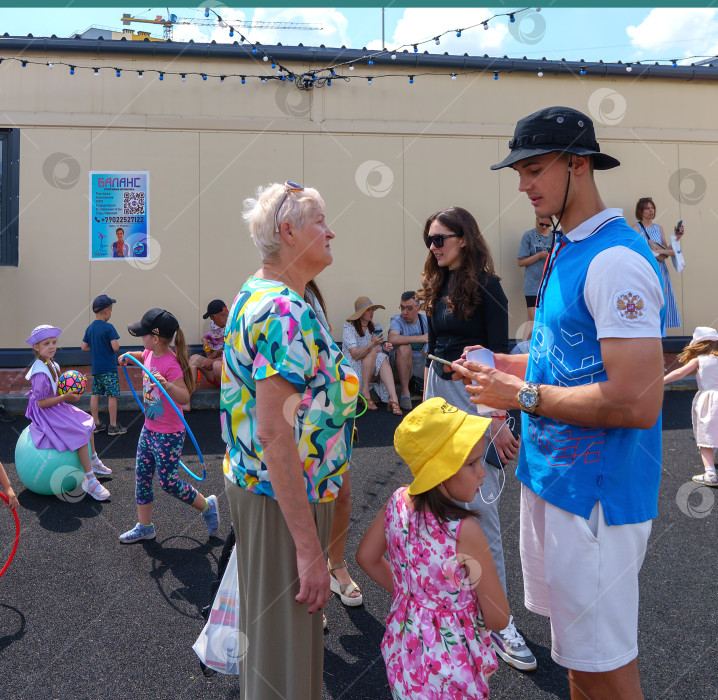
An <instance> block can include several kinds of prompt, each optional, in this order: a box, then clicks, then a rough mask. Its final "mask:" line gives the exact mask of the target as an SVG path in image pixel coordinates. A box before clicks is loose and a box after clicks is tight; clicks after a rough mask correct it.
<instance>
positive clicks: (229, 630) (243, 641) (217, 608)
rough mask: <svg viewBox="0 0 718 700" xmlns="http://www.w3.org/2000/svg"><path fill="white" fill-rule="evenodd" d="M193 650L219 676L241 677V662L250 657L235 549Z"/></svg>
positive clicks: (235, 548)
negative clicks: (241, 621) (242, 629)
mask: <svg viewBox="0 0 718 700" xmlns="http://www.w3.org/2000/svg"><path fill="white" fill-rule="evenodd" d="M192 649H194V652H195V653H196V654H197V656H199V659H200V661H201V662H202V663H203V664H205V666H208V667H209V668H211V669H213V670H215V671H218V672H219V673H225V674H228V675H238V674H239V662H240V661H241V660H242V659H243V658H244V656H245V654H246V653H247V637H246V635H245V634H244V633H243V632H240V630H239V581H238V580H237V547H236V546H235V547H234V548H233V549H232V554H231V555H230V557H229V561H228V562H227V568H226V569H225V571H224V574H223V576H222V581H221V582H220V584H219V588H218V589H217V595H216V596H215V597H214V601H213V602H212V609H211V611H210V613H209V618H208V619H207V624H206V625H205V626H204V629H203V630H202V632H201V633H200V635H199V637H197V641H196V642H195V643H194V645H193V646H192Z"/></svg>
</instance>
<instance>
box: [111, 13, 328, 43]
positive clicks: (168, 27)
mask: <svg viewBox="0 0 718 700" xmlns="http://www.w3.org/2000/svg"><path fill="white" fill-rule="evenodd" d="M131 22H144V23H145V24H160V25H162V29H163V31H164V38H165V41H172V29H173V27H174V26H175V25H177V24H193V25H195V26H199V27H210V26H219V27H222V26H225V25H226V26H229V25H230V23H229V22H225V21H224V20H222V21H220V20H219V19H218V18H216V19H213V18H211V17H210V18H203V17H200V18H196V17H178V16H177V15H175V14H170V13H169V12H168V13H167V17H163V16H162V15H156V16H155V18H154V19H144V18H142V17H133V16H132V15H130V14H128V13H124V14H123V15H122V24H124V25H128V24H130V23H131ZM231 24H232V25H233V26H235V27H247V28H255V27H258V28H262V29H298V30H301V31H305V30H307V31H308V30H315V31H316V30H319V29H322V28H323V27H322V25H321V24H316V23H314V22H260V21H257V22H252V21H244V20H232V22H231ZM230 36H232V32H231V27H230Z"/></svg>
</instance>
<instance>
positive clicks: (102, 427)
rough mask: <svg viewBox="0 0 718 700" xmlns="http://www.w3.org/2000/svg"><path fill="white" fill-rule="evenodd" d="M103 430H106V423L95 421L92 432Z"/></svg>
mask: <svg viewBox="0 0 718 700" xmlns="http://www.w3.org/2000/svg"><path fill="white" fill-rule="evenodd" d="M103 430H107V424H106V423H95V429H94V430H93V431H92V432H93V433H101V432H102V431H103Z"/></svg>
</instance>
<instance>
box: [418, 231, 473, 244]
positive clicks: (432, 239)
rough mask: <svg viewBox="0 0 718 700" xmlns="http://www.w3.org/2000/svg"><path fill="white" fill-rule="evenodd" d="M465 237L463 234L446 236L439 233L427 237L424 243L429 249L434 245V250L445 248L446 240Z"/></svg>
mask: <svg viewBox="0 0 718 700" xmlns="http://www.w3.org/2000/svg"><path fill="white" fill-rule="evenodd" d="M463 235H464V234H463V233H445V234H444V235H441V234H439V233H437V234H435V235H433V236H427V237H426V238H425V239H424V243H426V247H427V248H431V246H432V245H433V246H434V248H443V247H444V240H445V239H447V238H463Z"/></svg>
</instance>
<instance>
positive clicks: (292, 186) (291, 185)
mask: <svg viewBox="0 0 718 700" xmlns="http://www.w3.org/2000/svg"><path fill="white" fill-rule="evenodd" d="M290 192H304V186H303V185H300V184H298V183H296V182H292V181H291V180H287V181H286V182H285V183H284V194H283V195H282V196H281V198H280V199H279V204H277V208H276V209H275V210H274V231H275V233H279V212H280V210H281V209H282V205H283V204H284V202H286V201H287V197H288V195H289V193H290Z"/></svg>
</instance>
